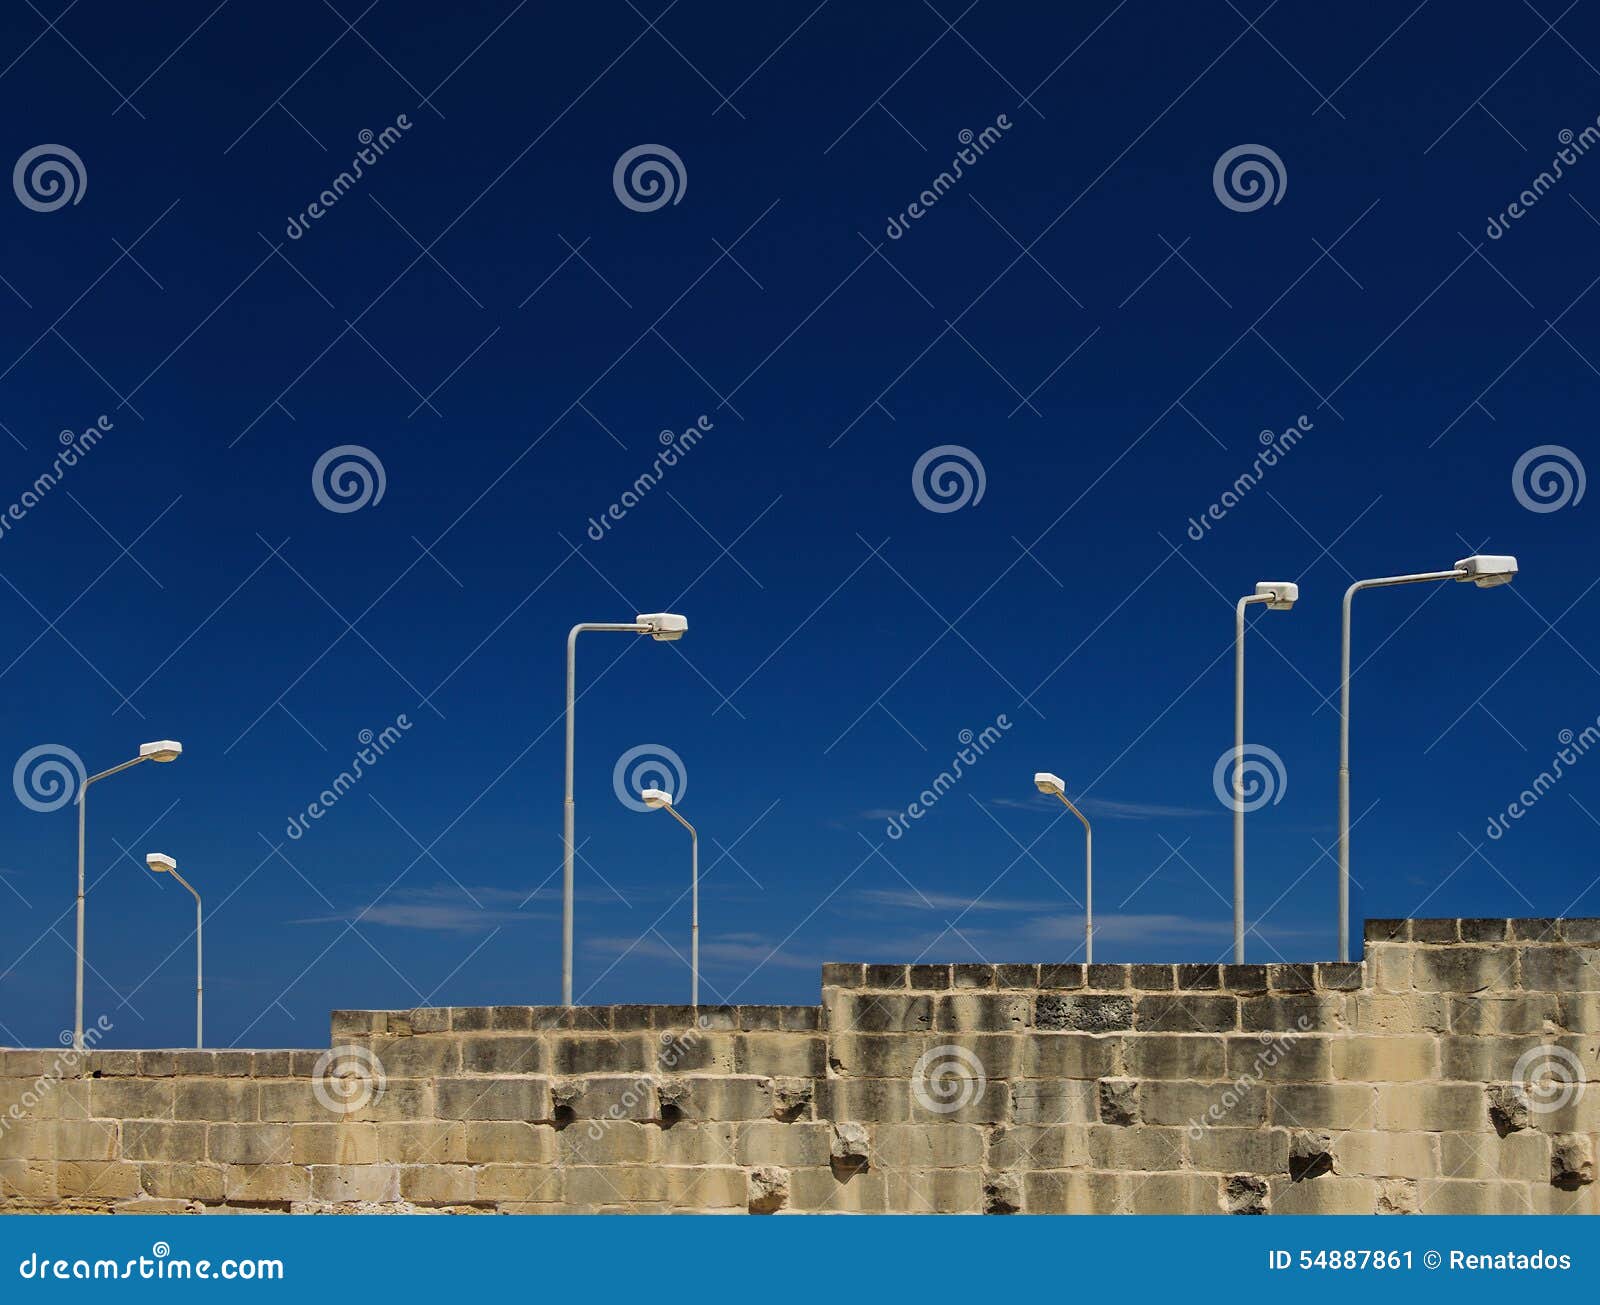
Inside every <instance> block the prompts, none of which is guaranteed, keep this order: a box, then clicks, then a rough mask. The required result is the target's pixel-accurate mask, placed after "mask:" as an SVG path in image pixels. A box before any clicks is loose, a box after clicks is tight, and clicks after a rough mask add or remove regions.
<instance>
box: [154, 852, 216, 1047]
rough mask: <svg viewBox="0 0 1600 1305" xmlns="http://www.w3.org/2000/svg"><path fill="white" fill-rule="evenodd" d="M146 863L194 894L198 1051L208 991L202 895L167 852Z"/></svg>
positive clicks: (195, 1019)
mask: <svg viewBox="0 0 1600 1305" xmlns="http://www.w3.org/2000/svg"><path fill="white" fill-rule="evenodd" d="M144 863H145V864H146V865H147V866H149V867H150V869H151V870H152V871H154V872H155V873H156V874H158V875H160V874H166V875H171V876H172V877H173V878H174V879H176V880H177V881H178V882H179V883H180V884H182V885H183V886H184V887H185V888H187V889H188V890H189V891H190V892H191V893H193V894H194V1045H195V1048H196V1049H197V1050H198V1049H199V1048H201V1047H204V1046H205V1045H206V1044H205V1036H204V1032H203V1018H204V1005H203V1003H204V1001H205V989H206V983H205V954H204V952H203V951H202V950H201V945H200V927H201V925H202V924H203V923H204V922H205V915H204V913H203V912H202V911H201V909H200V894H199V893H196V892H195V891H194V885H193V884H191V883H190V882H189V881H188V880H187V879H185V878H184V877H183V876H182V875H180V874H179V873H178V863H177V862H176V861H174V860H173V859H172V858H171V857H170V856H168V855H167V854H166V853H165V852H150V853H148V854H147V855H146V856H145V858H144Z"/></svg>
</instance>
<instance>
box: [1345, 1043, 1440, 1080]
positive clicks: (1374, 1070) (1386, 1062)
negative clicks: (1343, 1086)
mask: <svg viewBox="0 0 1600 1305" xmlns="http://www.w3.org/2000/svg"><path fill="white" fill-rule="evenodd" d="M1332 1047H1333V1076H1334V1077H1335V1078H1338V1079H1343V1080H1345V1081H1348V1082H1358V1083H1408V1082H1413V1081H1416V1080H1418V1079H1429V1078H1434V1077H1437V1076H1438V1073H1439V1040H1438V1039H1437V1038H1433V1037H1426V1036H1421V1035H1401V1036H1399V1037H1390V1038H1380V1037H1362V1036H1356V1037H1348V1038H1334V1039H1333V1040H1332ZM1446 1077H1455V1076H1454V1075H1446Z"/></svg>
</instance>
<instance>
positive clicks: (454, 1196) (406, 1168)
mask: <svg viewBox="0 0 1600 1305" xmlns="http://www.w3.org/2000/svg"><path fill="white" fill-rule="evenodd" d="M477 1195H478V1175H477V1172H476V1171H475V1170H473V1169H471V1168H469V1167H468V1166H466V1165H448V1164H422V1165H401V1166H400V1196H401V1199H403V1200H406V1201H411V1202H414V1203H415V1204H417V1205H461V1204H467V1203H470V1202H472V1201H474V1200H476V1199H477Z"/></svg>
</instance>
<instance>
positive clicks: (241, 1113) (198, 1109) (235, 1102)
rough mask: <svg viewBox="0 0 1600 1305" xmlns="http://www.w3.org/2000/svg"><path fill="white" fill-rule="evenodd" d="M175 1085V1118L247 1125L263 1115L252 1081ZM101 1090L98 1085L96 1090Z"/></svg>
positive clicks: (210, 1080)
mask: <svg viewBox="0 0 1600 1305" xmlns="http://www.w3.org/2000/svg"><path fill="white" fill-rule="evenodd" d="M172 1082H173V1083H174V1085H175V1103H176V1104H175V1105H174V1107H173V1109H172V1111H171V1112H170V1113H171V1114H172V1115H173V1116H174V1117H175V1118H178V1119H197V1120H205V1121H208V1122H210V1121H214V1122H217V1123H229V1122H232V1123H245V1122H247V1121H249V1120H253V1119H256V1118H258V1117H259V1115H260V1107H259V1092H260V1089H259V1087H258V1086H257V1084H256V1083H254V1082H253V1081H252V1080H250V1079H237V1078H180V1079H174V1080H172ZM108 1086H109V1085H108ZM99 1088H100V1085H99V1084H98V1083H97V1084H95V1085H94V1089H93V1090H94V1091H98V1090H99Z"/></svg>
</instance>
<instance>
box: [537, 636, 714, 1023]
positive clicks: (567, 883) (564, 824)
mask: <svg viewBox="0 0 1600 1305" xmlns="http://www.w3.org/2000/svg"><path fill="white" fill-rule="evenodd" d="M688 629H689V622H688V620H687V618H685V617H682V616H678V615H677V614H676V613H673V612H649V613H646V614H644V615H641V616H636V617H634V618H633V621H632V623H631V624H628V623H621V624H616V623H607V622H592V621H591V622H586V623H584V624H581V625H575V626H573V627H572V629H571V631H569V632H568V634H567V787H566V800H565V803H564V805H563V807H562V813H561V835H562V841H563V843H564V845H565V846H564V850H563V853H562V865H561V1004H562V1005H563V1006H570V1005H572V859H573V851H574V849H575V848H576V847H577V843H576V842H575V841H574V838H573V827H574V814H573V805H572V773H573V760H572V755H573V746H572V745H573V707H574V705H575V704H576V702H577V682H578V636H579V635H580V634H584V633H587V632H588V631H590V630H600V631H612V632H616V633H622V634H648V635H649V636H650V637H651V638H652V639H654V640H655V641H656V642H657V643H671V642H672V641H673V640H675V639H681V638H683V636H684V633H685V632H686V631H687V630H688Z"/></svg>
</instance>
